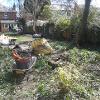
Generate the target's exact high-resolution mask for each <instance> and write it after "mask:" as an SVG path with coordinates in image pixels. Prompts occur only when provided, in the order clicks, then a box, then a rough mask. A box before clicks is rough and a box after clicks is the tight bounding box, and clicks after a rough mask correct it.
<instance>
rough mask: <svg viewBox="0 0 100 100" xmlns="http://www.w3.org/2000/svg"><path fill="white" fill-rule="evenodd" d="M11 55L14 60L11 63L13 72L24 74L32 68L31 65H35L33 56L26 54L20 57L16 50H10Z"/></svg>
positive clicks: (35, 58)
mask: <svg viewBox="0 0 100 100" xmlns="http://www.w3.org/2000/svg"><path fill="white" fill-rule="evenodd" d="M12 57H13V59H14V60H15V63H14V64H13V68H12V71H13V73H14V74H17V75H20V74H26V73H28V72H30V71H31V70H32V67H33V66H34V65H35V63H36V60H37V57H35V56H31V55H29V56H27V57H21V56H20V55H19V54H18V53H17V52H16V50H13V51H12Z"/></svg>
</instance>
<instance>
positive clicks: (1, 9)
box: [0, 4, 16, 12]
mask: <svg viewBox="0 0 100 100" xmlns="http://www.w3.org/2000/svg"><path fill="white" fill-rule="evenodd" d="M0 12H16V11H15V10H12V8H9V7H6V6H4V5H1V4H0Z"/></svg>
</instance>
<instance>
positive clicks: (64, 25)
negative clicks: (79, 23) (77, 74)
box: [54, 17, 70, 39]
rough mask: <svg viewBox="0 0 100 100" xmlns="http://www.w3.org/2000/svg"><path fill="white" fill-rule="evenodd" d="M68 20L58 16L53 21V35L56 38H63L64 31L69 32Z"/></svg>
mask: <svg viewBox="0 0 100 100" xmlns="http://www.w3.org/2000/svg"><path fill="white" fill-rule="evenodd" d="M69 26H70V20H69V19H66V18H64V17H61V18H59V20H57V22H56V23H55V33H54V36H55V38H57V39H63V38H64V34H63V33H64V32H69Z"/></svg>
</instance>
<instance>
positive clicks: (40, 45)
mask: <svg viewBox="0 0 100 100" xmlns="http://www.w3.org/2000/svg"><path fill="white" fill-rule="evenodd" d="M32 48H33V51H34V54H50V53H52V52H53V49H52V47H51V46H50V45H49V43H48V42H47V40H46V39H44V38H43V39H40V38H39V39H35V40H34V41H33V42H32Z"/></svg>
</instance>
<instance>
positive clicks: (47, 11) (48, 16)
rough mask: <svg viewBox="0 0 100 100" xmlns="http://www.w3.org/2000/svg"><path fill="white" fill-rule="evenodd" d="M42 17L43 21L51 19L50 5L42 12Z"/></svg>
mask: <svg viewBox="0 0 100 100" xmlns="http://www.w3.org/2000/svg"><path fill="white" fill-rule="evenodd" d="M41 17H42V18H43V19H51V17H52V13H51V9H50V6H48V5H46V6H44V8H43V11H42V12H41Z"/></svg>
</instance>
